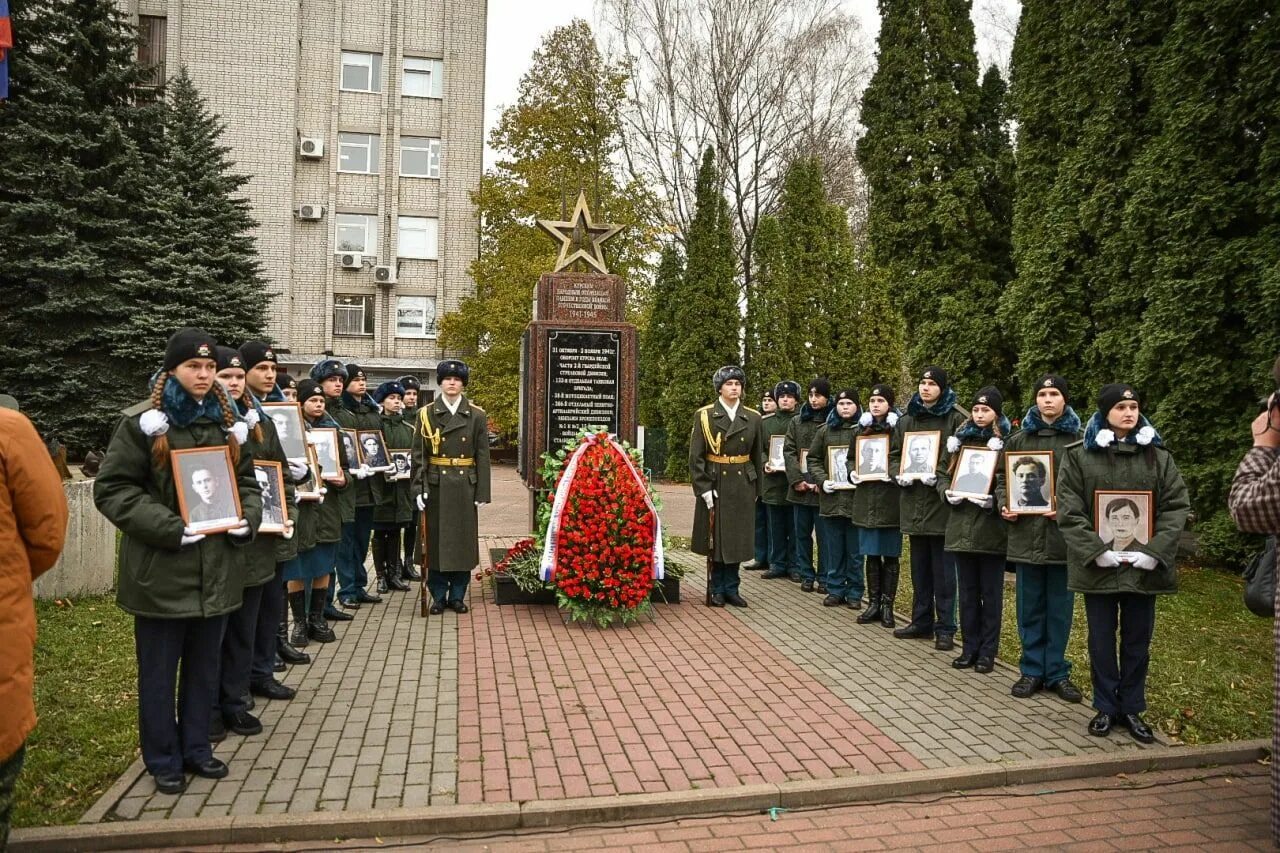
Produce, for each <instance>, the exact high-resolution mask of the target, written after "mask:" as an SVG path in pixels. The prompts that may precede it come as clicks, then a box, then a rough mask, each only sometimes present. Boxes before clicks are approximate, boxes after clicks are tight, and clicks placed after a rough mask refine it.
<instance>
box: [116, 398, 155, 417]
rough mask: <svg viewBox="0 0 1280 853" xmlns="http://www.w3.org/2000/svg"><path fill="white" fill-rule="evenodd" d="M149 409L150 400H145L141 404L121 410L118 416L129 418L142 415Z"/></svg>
mask: <svg viewBox="0 0 1280 853" xmlns="http://www.w3.org/2000/svg"><path fill="white" fill-rule="evenodd" d="M150 408H151V400H150V399H147V400H143V401H142V402H141V403H134V404H133V405H132V406H130V407H129V408H127V409H121V410H120V414H122V415H124V416H125V417H126V418H131V417H133V416H134V415H140V414H142V413H143V412H145V411H146V410H147V409H150Z"/></svg>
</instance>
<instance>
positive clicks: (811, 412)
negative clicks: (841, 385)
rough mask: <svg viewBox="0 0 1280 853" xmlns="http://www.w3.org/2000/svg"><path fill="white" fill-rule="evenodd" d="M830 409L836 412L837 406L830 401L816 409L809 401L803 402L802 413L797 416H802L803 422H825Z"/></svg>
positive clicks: (801, 405)
mask: <svg viewBox="0 0 1280 853" xmlns="http://www.w3.org/2000/svg"><path fill="white" fill-rule="evenodd" d="M828 411H832V412H834V411H835V407H834V406H832V405H831V404H829V403H828V404H827V405H826V406H825V407H823V408H821V409H814V408H813V407H812V406H810V405H809V404H808V403H801V404H800V414H799V415H797V417H798V418H800V421H801V423H803V422H805V421H815V420H816V421H818V422H819V423H825V422H826V419H827V417H828V415H827V412H828Z"/></svg>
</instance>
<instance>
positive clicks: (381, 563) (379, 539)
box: [372, 530, 388, 595]
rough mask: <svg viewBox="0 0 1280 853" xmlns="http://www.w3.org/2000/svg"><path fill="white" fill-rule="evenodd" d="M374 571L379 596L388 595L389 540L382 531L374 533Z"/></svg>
mask: <svg viewBox="0 0 1280 853" xmlns="http://www.w3.org/2000/svg"><path fill="white" fill-rule="evenodd" d="M372 546H373V571H374V573H375V574H377V576H378V595H386V594H387V589H388V587H387V540H386V539H385V538H384V537H383V535H382V531H381V530H375V531H373V542H372Z"/></svg>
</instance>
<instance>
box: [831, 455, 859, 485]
mask: <svg viewBox="0 0 1280 853" xmlns="http://www.w3.org/2000/svg"><path fill="white" fill-rule="evenodd" d="M827 478H828V479H829V480H831V481H832V482H834V483H835V484H836V486H835V487H836V488H837V489H852V488H853V483H850V482H849V448H848V447H828V448H827Z"/></svg>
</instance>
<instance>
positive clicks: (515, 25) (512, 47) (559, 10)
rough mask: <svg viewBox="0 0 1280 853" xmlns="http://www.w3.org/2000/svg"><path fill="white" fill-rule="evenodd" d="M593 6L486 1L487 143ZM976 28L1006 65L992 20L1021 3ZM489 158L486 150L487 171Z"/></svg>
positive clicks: (996, 4)
mask: <svg viewBox="0 0 1280 853" xmlns="http://www.w3.org/2000/svg"><path fill="white" fill-rule="evenodd" d="M843 3H844V6H845V8H847V9H849V11H850V12H852V13H853V14H854V15H856V16H857V17H858V19H859V20H860V21H861V22H862V26H863V28H864V29H866V31H867V33H868V34H869V36H870V37H871V38H872V39H874V38H875V35H876V33H877V32H879V30H880V14H879V12H878V11H877V10H876V2H875V0H843ZM592 6H593V3H592V0H554V2H549V0H535V2H530V0H489V45H488V51H487V54H488V67H487V68H486V69H485V129H484V130H485V140H486V142H487V141H488V138H489V129H490V128H491V127H492V126H493V123H494V121H495V120H496V118H497V116H498V114H499V113H500V112H501V110H502V108H503V107H504V106H506V105H508V104H510V103H512V102H513V101H514V100H515V98H516V87H517V85H519V82H520V77H521V75H522V74H524V72H525V70H526V69H527V68H528V67H529V61H530V59H531V58H532V56H533V51H534V50H535V49H537V47H538V45H539V43H540V42H541V41H542V37H543V36H544V35H546V33H547V32H548V31H550V30H553V29H555V28H556V27H558V26H561V25H563V24H567V23H569V21H572V20H573V19H574V18H585V19H586V20H588V21H590V22H592V23H593V24H594V23H595V18H594V15H593V10H592ZM974 6H975V10H974V14H973V17H974V23H975V24H976V26H977V32H978V56H979V57H980V58H982V60H983V64H984V65H985V64H986V63H988V62H991V61H993V60H995V61H998V62H1000V63H1001V64H1002V65H1003V64H1005V63H1006V62H1007V61H1008V50H1009V44H1008V39H1007V37H1006V36H1005V35H1004V34H1003V33H1001V32H999V30H998V29H997V28H995V27H993V26H992V25H991V24H990V21H991V19H992V15H993V13H994V15H995V16H997V17H999V18H1001V19H1004V20H1008V21H1013V20H1016V19H1017V14H1018V8H1019V0H975V3H974ZM492 162H493V157H492V154H491V152H490V151H489V150H488V147H487V146H486V148H485V167H486V168H487V167H489V166H490V165H492Z"/></svg>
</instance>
